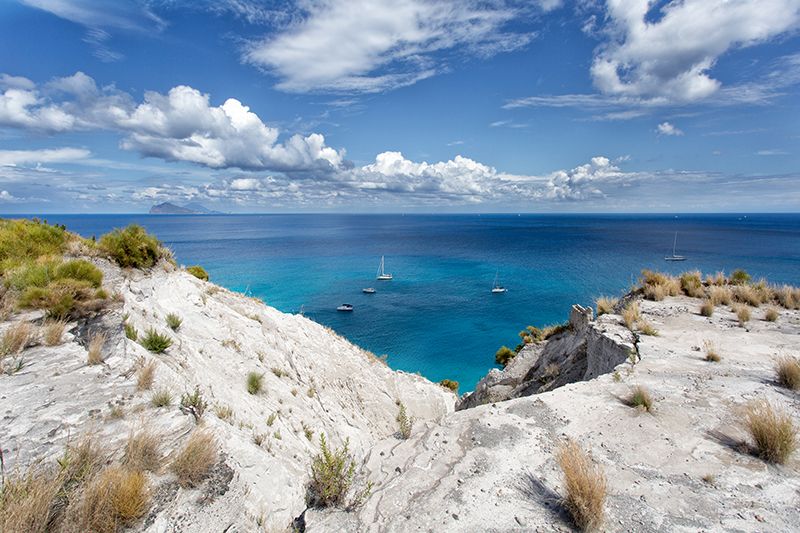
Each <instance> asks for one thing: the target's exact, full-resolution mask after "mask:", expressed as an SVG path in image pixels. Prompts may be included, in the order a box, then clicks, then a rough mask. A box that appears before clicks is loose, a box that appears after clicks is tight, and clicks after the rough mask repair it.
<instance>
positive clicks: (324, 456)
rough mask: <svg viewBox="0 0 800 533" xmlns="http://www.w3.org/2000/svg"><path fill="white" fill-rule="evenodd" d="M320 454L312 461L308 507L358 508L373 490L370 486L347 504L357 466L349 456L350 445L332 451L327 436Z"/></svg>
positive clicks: (320, 439) (320, 443)
mask: <svg viewBox="0 0 800 533" xmlns="http://www.w3.org/2000/svg"><path fill="white" fill-rule="evenodd" d="M319 447H320V452H319V454H317V455H316V456H314V458H313V459H312V460H311V480H310V481H309V486H308V496H307V498H306V499H307V503H308V504H309V505H310V506H314V507H345V508H350V509H352V508H354V507H357V506H358V505H359V504H360V503H361V502H362V501H363V499H364V498H366V497H367V496H368V495H369V492H370V491H371V490H372V485H371V484H370V483H368V484H367V486H366V487H365V488H364V489H363V490H362V491H360V492H359V493H358V494H357V495H356V496H355V497H354V498H353V499H352V500H350V501H349V502H348V496H349V494H350V491H351V488H352V486H353V480H354V478H355V473H356V462H355V459H353V456H352V455H351V454H350V443H349V441H347V440H345V442H344V445H343V446H342V447H341V448H338V449H334V450H331V449H330V448H329V447H328V442H327V440H326V439H325V435H324V434H321V435H320V436H319Z"/></svg>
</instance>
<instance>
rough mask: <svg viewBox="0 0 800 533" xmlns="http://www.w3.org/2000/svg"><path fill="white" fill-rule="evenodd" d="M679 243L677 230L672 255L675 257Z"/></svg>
mask: <svg viewBox="0 0 800 533" xmlns="http://www.w3.org/2000/svg"><path fill="white" fill-rule="evenodd" d="M677 245H678V232H677V231H676V232H675V239H674V240H673V241H672V257H675V247H676V246H677Z"/></svg>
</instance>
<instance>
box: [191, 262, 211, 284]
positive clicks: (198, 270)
mask: <svg viewBox="0 0 800 533" xmlns="http://www.w3.org/2000/svg"><path fill="white" fill-rule="evenodd" d="M186 272H188V273H189V274H191V275H192V276H194V277H196V278H197V279H201V280H203V281H208V272H206V269H205V268H203V267H201V266H200V265H192V266H188V267H186Z"/></svg>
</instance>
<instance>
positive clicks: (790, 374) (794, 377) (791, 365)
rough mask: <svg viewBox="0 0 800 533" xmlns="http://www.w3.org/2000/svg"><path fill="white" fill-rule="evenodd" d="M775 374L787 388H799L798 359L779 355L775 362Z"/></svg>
mask: <svg viewBox="0 0 800 533" xmlns="http://www.w3.org/2000/svg"><path fill="white" fill-rule="evenodd" d="M775 376H776V377H777V379H778V383H780V384H781V385H783V386H784V387H786V388H787V389H792V390H800V361H799V360H798V359H797V358H795V357H789V356H784V357H781V358H780V359H778V360H777V361H776V363H775Z"/></svg>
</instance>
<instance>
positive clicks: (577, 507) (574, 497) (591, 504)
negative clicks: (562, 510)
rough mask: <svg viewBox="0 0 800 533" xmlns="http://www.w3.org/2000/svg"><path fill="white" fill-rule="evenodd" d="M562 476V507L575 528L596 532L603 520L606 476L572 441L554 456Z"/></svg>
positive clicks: (568, 441) (567, 442) (565, 444)
mask: <svg viewBox="0 0 800 533" xmlns="http://www.w3.org/2000/svg"><path fill="white" fill-rule="evenodd" d="M556 460H557V461H558V465H559V467H561V472H562V474H563V475H564V488H565V491H566V494H565V495H564V499H563V504H564V507H566V509H567V511H569V514H570V516H572V520H573V522H574V523H575V525H576V526H577V527H578V528H579V529H581V530H583V531H592V530H596V529H598V528H600V526H601V525H602V524H603V521H604V519H605V500H606V493H607V484H606V476H605V473H604V472H603V469H602V467H601V466H600V465H598V464H596V463H595V462H594V461H593V460H592V458H591V456H590V455H589V454H588V453H586V452H584V451H583V450H582V449H581V447H580V446H579V445H578V444H577V443H576V442H575V441H573V440H567V441H566V442H565V443H564V444H563V445H562V446H561V448H560V449H559V450H558V453H557V455H556Z"/></svg>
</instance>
